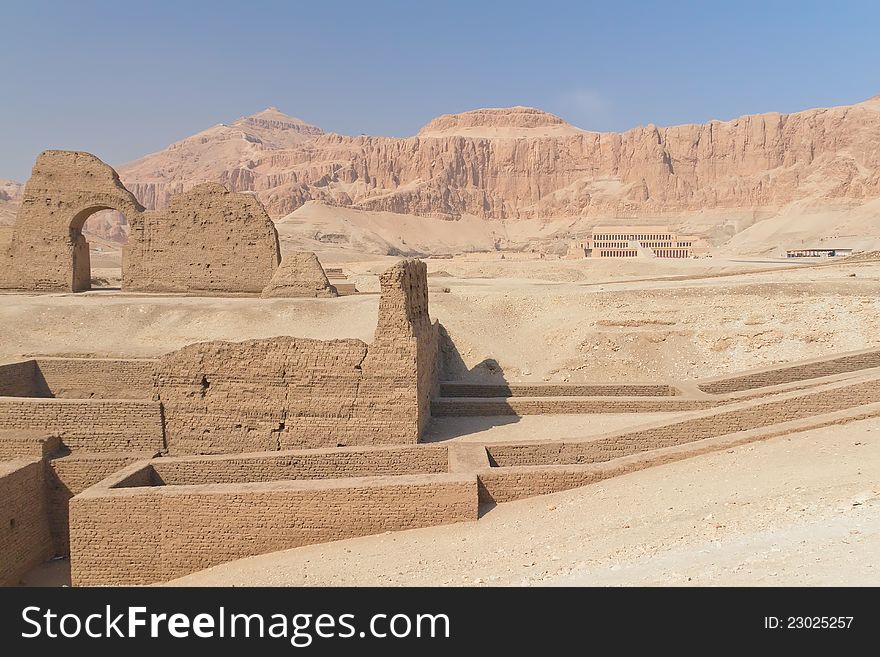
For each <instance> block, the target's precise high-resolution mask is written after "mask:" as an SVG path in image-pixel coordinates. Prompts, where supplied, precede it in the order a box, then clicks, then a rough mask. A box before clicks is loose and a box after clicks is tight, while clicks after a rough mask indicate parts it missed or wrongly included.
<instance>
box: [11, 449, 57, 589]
mask: <svg viewBox="0 0 880 657" xmlns="http://www.w3.org/2000/svg"><path fill="white" fill-rule="evenodd" d="M0 501H2V504H0V586H10V585H15V584H18V582H19V579H20V578H21V577H22V576H23V575H24V574H25V573H27V571H28V570H30V569H31V568H33V567H34V566H36V565H37V564H40V563H42V562H43V561H46V560H47V559H48V558H49V557H51V556H52V539H51V535H50V533H49V522H48V518H47V515H46V493H45V484H44V473H43V460H42V459H41V458H36V459H33V458H32V459H28V458H21V459H15V460H12V461H3V462H0Z"/></svg>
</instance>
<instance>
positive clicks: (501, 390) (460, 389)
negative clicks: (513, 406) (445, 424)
mask: <svg viewBox="0 0 880 657" xmlns="http://www.w3.org/2000/svg"><path fill="white" fill-rule="evenodd" d="M440 394H441V395H442V396H443V397H672V396H675V395H677V394H679V392H678V390H676V389H675V388H674V387H672V386H670V385H663V384H629V385H627V384H579V383H571V384H568V383H567V384H553V383H543V384H542V383H534V384H532V383H510V384H503V385H492V384H480V383H458V382H452V381H444V382H443V383H441V384H440Z"/></svg>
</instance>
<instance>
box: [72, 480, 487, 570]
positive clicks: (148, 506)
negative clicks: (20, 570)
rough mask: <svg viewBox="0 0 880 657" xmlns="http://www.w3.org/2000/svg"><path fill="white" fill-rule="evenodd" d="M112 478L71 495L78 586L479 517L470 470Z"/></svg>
mask: <svg viewBox="0 0 880 657" xmlns="http://www.w3.org/2000/svg"><path fill="white" fill-rule="evenodd" d="M132 467H136V466H132ZM147 468H149V466H147ZM147 468H141V469H147ZM128 474H129V473H123V476H127V475H128ZM108 482H109V480H105V481H104V482H102V483H101V484H99V485H98V486H95V487H92V488H91V489H89V490H87V491H85V492H84V493H82V494H80V495H78V496H77V497H75V498H74V499H73V500H71V507H70V509H71V517H70V547H71V579H72V581H73V584H74V585H77V586H84V585H105V584H109V585H114V584H118V585H126V584H150V583H154V582H161V581H165V580H169V579H172V578H175V577H179V576H182V575H185V574H187V573H191V572H194V571H197V570H201V569H203V568H207V567H210V566H213V565H216V564H218V563H223V562H225V561H230V560H232V559H238V558H241V557H246V556H252V555H255V554H263V553H266V552H272V551H276V550H283V549H287V548H292V547H297V546H301V545H310V544H313V543H324V542H327V541H334V540H339V539H344V538H351V537H355V536H365V535H369V534H378V533H382V532H385V531H394V530H401V529H411V528H415V527H427V526H432V525H440V524H446V523H453V522H460V521H464V520H476V518H477V511H478V501H477V482H476V477H475V476H473V475H469V476H465V475H461V476H459V475H450V474H436V475H414V476H403V477H398V478H395V479H393V480H392V479H388V478H361V479H345V480H335V481H306V482H277V483H257V484H218V485H212V486H170V487H169V486H159V487H154V488H143V487H141V488H109V487H107V486H108Z"/></svg>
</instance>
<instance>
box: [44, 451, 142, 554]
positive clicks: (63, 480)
mask: <svg viewBox="0 0 880 657" xmlns="http://www.w3.org/2000/svg"><path fill="white" fill-rule="evenodd" d="M149 456H152V455H151V454H146V455H144V454H141V455H137V454H118V453H104V454H94V453H88V454H81V453H73V454H69V455H67V456H62V457H60V458H55V459H51V460H49V461H48V462H47V463H46V466H47V467H46V496H47V501H48V517H49V527H50V529H51V531H52V545H53V550H54V554H55V555H56V556H65V555H67V554H69V553H70V546H69V540H68V533H69V508H68V507H69V504H70V499H71V498H72V497H73V496H74V495H78V494H79V493H81V492H83V491H84V490H85V489H87V488H88V487H89V486H93V485H94V484H96V483H98V482H99V481H101V480H102V479H106V478H107V477H109V476H110V475H112V474H113V473H114V472H117V471H118V470H122V469H123V468H125V467H126V466H128V465H130V464H132V463H135V462H137V461H141V460H143V459H144V458H145V457H149Z"/></svg>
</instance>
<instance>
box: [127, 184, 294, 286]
mask: <svg viewBox="0 0 880 657" xmlns="http://www.w3.org/2000/svg"><path fill="white" fill-rule="evenodd" d="M141 224H142V227H141V230H142V233H140V234H137V235H134V236H133V237H134V238H133V239H132V236H129V247H128V250H127V252H126V254H125V255H126V258H127V263H126V266H125V267H124V269H123V273H122V287H123V289H125V290H128V291H150V292H190V291H193V292H221V293H222V292H231V293H251V294H259V293H261V292H262V291H263V288H264V287H265V286H266V285H267V284H268V283H269V281H270V280H272V275H273V274H274V273H275V270H276V269H277V268H278V265H279V263H280V262H281V249H280V247H279V244H278V233H277V231H276V230H275V224H273V223H272V220H271V219H270V218H269V215H268V214H267V213H266V209H265V208H264V207H263V204H262V203H260V201H259V200H258V199H257V198H256V197H255V196H253V195H252V194H237V193H233V192H230V191H229V190H228V189H226V188H225V187H224V186H223V185H220V184H217V183H203V184H201V185H197V186H195V187H193V188H192V189H191V190H189V191H187V192H183V193H180V194H177V195H176V196H174V197H172V199H171V203H170V204H169V206H168V207H167V208H165V209H164V210H156V211H150V212H146V213H144V215H143V218H142V222H141Z"/></svg>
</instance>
